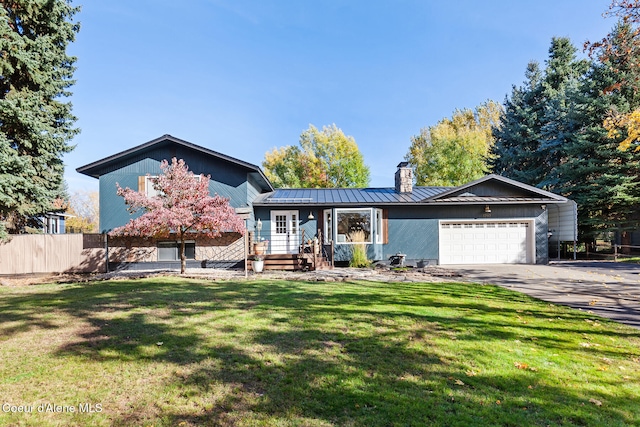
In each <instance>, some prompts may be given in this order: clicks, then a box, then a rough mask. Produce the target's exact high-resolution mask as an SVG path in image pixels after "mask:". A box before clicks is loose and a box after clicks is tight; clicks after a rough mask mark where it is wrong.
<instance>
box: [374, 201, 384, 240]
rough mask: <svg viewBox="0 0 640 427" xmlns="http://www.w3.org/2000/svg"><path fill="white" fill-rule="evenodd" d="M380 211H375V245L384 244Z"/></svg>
mask: <svg viewBox="0 0 640 427" xmlns="http://www.w3.org/2000/svg"><path fill="white" fill-rule="evenodd" d="M382 218H383V215H382V209H376V243H379V244H382V243H384V236H383V233H384V229H383V227H382Z"/></svg>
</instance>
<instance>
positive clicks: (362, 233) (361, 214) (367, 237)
mask: <svg viewBox="0 0 640 427" xmlns="http://www.w3.org/2000/svg"><path fill="white" fill-rule="evenodd" d="M336 230H337V240H338V242H337V243H353V242H363V243H372V241H371V209H336Z"/></svg>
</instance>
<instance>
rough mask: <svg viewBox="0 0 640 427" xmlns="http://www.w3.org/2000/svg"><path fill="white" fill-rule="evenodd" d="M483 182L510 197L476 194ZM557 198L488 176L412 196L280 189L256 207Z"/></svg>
mask: <svg viewBox="0 0 640 427" xmlns="http://www.w3.org/2000/svg"><path fill="white" fill-rule="evenodd" d="M486 181H495V182H498V183H500V185H501V187H503V188H507V189H511V190H513V191H509V192H508V193H511V194H507V195H505V194H501V195H499V194H495V195H477V194H474V190H475V189H474V187H475V186H478V185H479V184H482V183H484V182H486ZM566 201H567V199H566V198H565V197H562V196H560V195H557V194H554V193H550V192H548V191H544V190H541V189H539V188H536V187H532V186H530V185H526V184H523V183H521V182H518V181H514V180H512V179H508V178H505V177H502V176H500V175H487V176H485V177H482V178H480V179H478V180H475V181H472V182H470V183H468V184H464V185H461V186H459V187H418V186H416V187H413V191H412V192H411V193H398V192H397V191H396V189H395V188H393V187H388V188H281V189H276V190H275V191H273V192H271V193H264V194H261V195H260V196H258V198H257V199H256V200H255V201H254V203H253V204H254V205H255V206H323V205H324V206H337V205H340V206H372V205H405V206H406V205H422V206H424V205H432V206H433V205H464V204H466V205H477V204H490V203H493V204H495V203H500V204H529V203H541V204H546V203H564V202H566Z"/></svg>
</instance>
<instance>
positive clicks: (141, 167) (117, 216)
mask: <svg viewBox="0 0 640 427" xmlns="http://www.w3.org/2000/svg"><path fill="white" fill-rule="evenodd" d="M178 148H179V149H176V148H173V149H172V148H171V147H164V148H162V147H160V148H156V149H154V150H149V151H148V152H146V153H144V155H139V156H137V157H135V158H129V159H127V161H126V162H125V161H122V162H119V163H117V164H116V165H115V166H112V167H110V169H111V171H110V172H109V173H106V174H104V175H102V176H100V230H101V231H102V232H105V231H109V230H112V229H113V228H115V227H119V226H121V225H124V224H126V223H127V222H128V221H129V220H130V219H131V218H132V216H131V215H129V213H128V212H127V210H126V205H125V203H124V200H123V199H122V197H119V196H118V195H117V194H116V182H117V183H119V184H120V186H121V187H123V188H125V187H129V188H131V189H134V190H138V177H139V176H144V175H146V174H147V173H148V174H150V175H158V174H160V173H161V172H162V170H161V169H160V162H161V161H162V160H164V159H168V160H170V159H171V158H172V157H173V156H177V157H178V158H182V159H183V160H184V161H185V163H186V164H187V165H188V166H189V170H191V171H192V172H193V173H195V174H201V173H202V174H205V175H211V180H210V181H209V193H210V194H211V195H214V194H218V195H220V196H222V197H226V198H228V199H229V203H230V205H231V206H233V207H234V208H237V207H247V206H251V201H252V199H249V195H250V194H251V195H253V194H255V193H256V192H257V191H259V190H258V189H257V188H256V187H258V186H257V184H255V185H248V184H247V175H248V174H247V171H246V170H245V169H244V168H242V167H239V166H237V165H233V164H230V163H228V162H225V161H223V160H220V159H217V158H211V157H207V156H203V155H202V154H201V153H195V152H193V151H192V150H186V149H185V148H184V147H178ZM249 187H252V188H251V189H249Z"/></svg>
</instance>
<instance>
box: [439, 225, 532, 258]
mask: <svg viewBox="0 0 640 427" xmlns="http://www.w3.org/2000/svg"><path fill="white" fill-rule="evenodd" d="M476 225H482V226H483V227H484V226H487V225H492V226H493V227H491V228H494V227H495V228H496V229H497V228H503V227H504V228H510V227H513V226H517V227H522V226H524V227H526V228H527V231H526V233H525V239H526V248H525V251H526V253H525V263H526V264H535V262H536V232H535V218H491V219H459V220H455V219H442V220H439V221H438V260H439V264H451V263H450V262H448V260H446V259H444V260H443V242H442V237H443V233H442V230H443V229H446V228H448V227H451V228H467V226H471V227H468V228H473V227H474V226H476ZM487 228H489V227H487Z"/></svg>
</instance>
